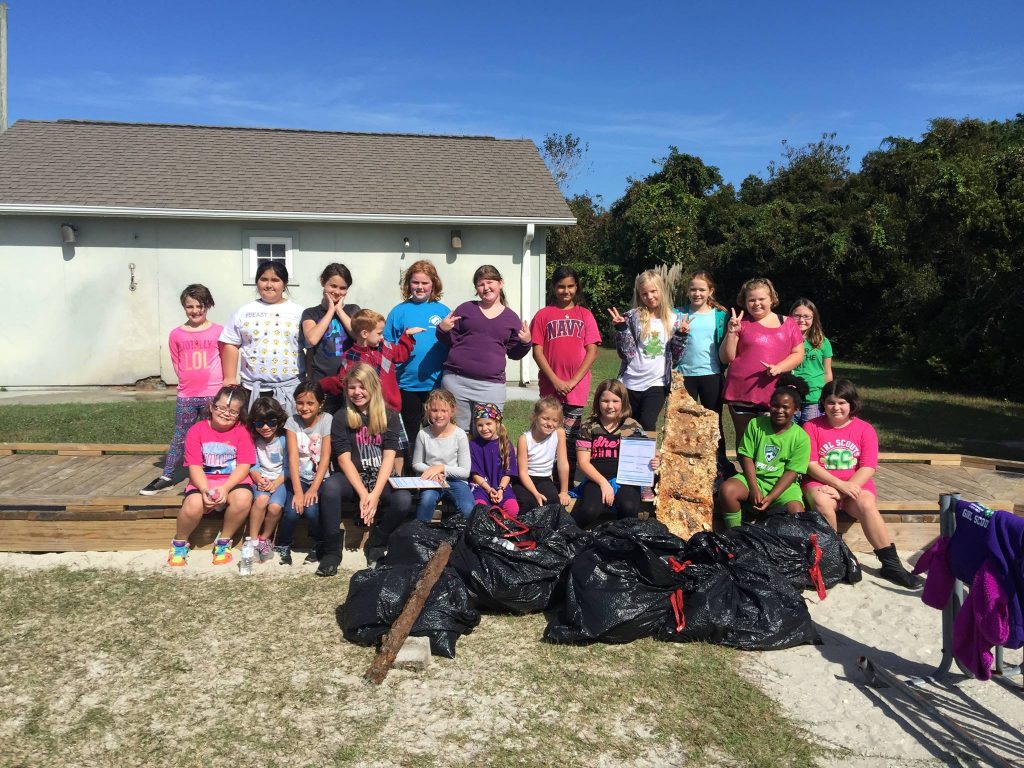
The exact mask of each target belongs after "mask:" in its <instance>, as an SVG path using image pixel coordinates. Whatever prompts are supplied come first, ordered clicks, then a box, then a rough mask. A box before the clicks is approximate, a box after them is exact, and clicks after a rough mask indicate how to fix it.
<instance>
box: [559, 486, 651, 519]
mask: <svg viewBox="0 0 1024 768" xmlns="http://www.w3.org/2000/svg"><path fill="white" fill-rule="evenodd" d="M578 491H579V493H580V497H579V498H578V499H577V500H576V505H575V506H574V507H573V508H572V518H573V520H575V521H576V523H577V524H578V525H579V526H580V528H587V527H589V526H592V525H594V523H596V522H597V521H598V519H599V518H600V517H601V513H602V512H604V511H605V510H606V509H608V507H606V506H605V505H604V500H603V499H602V498H601V486H600V485H598V484H597V483H595V482H594V481H593V480H587V481H586V482H585V483H584V484H583V485H582V486H581V487H580V488H579V489H578ZM611 509H612V511H613V512H614V513H615V515H616V517H619V518H623V517H636V516H637V515H638V514H639V513H640V489H639V488H638V487H637V486H635V485H620V486H619V490H618V491H616V492H615V501H614V503H613V504H612V507H611Z"/></svg>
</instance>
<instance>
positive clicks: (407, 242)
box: [402, 237, 412, 248]
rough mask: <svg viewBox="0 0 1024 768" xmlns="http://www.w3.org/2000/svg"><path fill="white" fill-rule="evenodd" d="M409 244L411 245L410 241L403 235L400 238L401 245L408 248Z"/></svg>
mask: <svg viewBox="0 0 1024 768" xmlns="http://www.w3.org/2000/svg"><path fill="white" fill-rule="evenodd" d="M411 245H412V242H411V241H410V240H409V238H408V237H403V238H402V247H403V248H409V247H410V246H411Z"/></svg>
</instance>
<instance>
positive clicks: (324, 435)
mask: <svg viewBox="0 0 1024 768" xmlns="http://www.w3.org/2000/svg"><path fill="white" fill-rule="evenodd" d="M332 424H333V419H332V416H331V414H329V413H325V412H324V391H323V390H322V389H321V388H320V385H319V384H317V383H316V382H315V381H306V382H303V383H302V384H299V386H298V387H296V388H295V415H294V416H289V417H288V421H287V422H286V423H285V425H284V428H285V437H286V438H287V441H288V467H289V470H290V471H289V475H290V478H289V479H290V482H291V489H290V490H289V493H288V500H287V502H286V503H285V507H284V516H283V517H282V518H281V527H280V529H279V530H278V532H277V554H278V558H279V562H280V563H281V565H291V564H292V541H293V539H294V537H295V526H297V525H298V524H299V519H300V518H305V520H306V529H307V531H308V533H309V538H310V539H311V540H312V541H311V543H310V547H309V554H307V555H306V559H305V561H304V562H306V563H315V562H317V560H318V559H319V558H318V555H317V552H318V549H319V539H320V526H319V523H320V486H322V485H323V482H324V479H325V478H326V477H327V475H328V474H329V473H330V467H331V425H332Z"/></svg>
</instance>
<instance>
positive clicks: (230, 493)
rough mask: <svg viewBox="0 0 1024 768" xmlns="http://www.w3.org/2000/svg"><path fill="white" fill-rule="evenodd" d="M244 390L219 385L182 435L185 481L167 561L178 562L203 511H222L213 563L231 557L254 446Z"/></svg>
mask: <svg viewBox="0 0 1024 768" xmlns="http://www.w3.org/2000/svg"><path fill="white" fill-rule="evenodd" d="M246 400H247V394H246V391H245V390H244V389H243V388H242V387H239V386H227V387H222V388H221V390H220V391H219V392H218V393H217V396H216V397H215V398H214V399H213V405H212V406H210V417H209V418H208V419H203V420H202V421H198V422H196V424H195V426H193V427H192V429H190V430H189V431H188V434H187V435H186V436H185V466H187V467H188V478H189V482H188V485H186V486H185V500H184V501H183V502H182V503H181V511H180V512H178V522H177V526H176V528H175V532H174V539H172V540H171V551H170V552H169V553H168V555H167V564H168V565H173V566H183V565H185V563H186V560H187V558H188V555H189V549H190V548H191V547H190V545H189V543H188V537H189V536H191V535H192V532H193V531H194V530H195V529H196V526H198V525H199V521H200V520H202V519H203V517H204V516H205V515H209V514H210V513H212V512H216V511H218V510H224V523H223V526H222V527H221V532H220V536H218V537H217V539H216V541H215V542H214V545H213V564H214V565H225V564H227V563H230V562H231V537H232V536H234V534H235V532H236V531H237V530H238V529H239V528H240V527H241V526H242V524H243V523H244V522H245V519H246V518H247V517H248V516H249V507H250V506H251V505H252V496H253V494H252V480H250V479H249V468H250V467H251V466H252V465H253V464H255V463H256V447H255V446H254V445H253V442H252V438H251V437H250V436H249V431H248V430H247V429H246V428H245V423H246V413H245V404H246Z"/></svg>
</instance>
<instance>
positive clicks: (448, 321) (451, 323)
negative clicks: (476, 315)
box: [437, 312, 462, 333]
mask: <svg viewBox="0 0 1024 768" xmlns="http://www.w3.org/2000/svg"><path fill="white" fill-rule="evenodd" d="M461 319H462V318H461V317H458V316H457V315H456V314H455V313H454V312H451V313H449V314H448V316H447V317H446V318H445V319H444V320H442V321H441V322H440V323H438V324H437V327H438V328H440V329H441V330H442V331H444V332H445V333H448V331H450V330H451V329H452V328H454V327H455V324H456V323H457V322H458V321H459V320H461Z"/></svg>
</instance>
